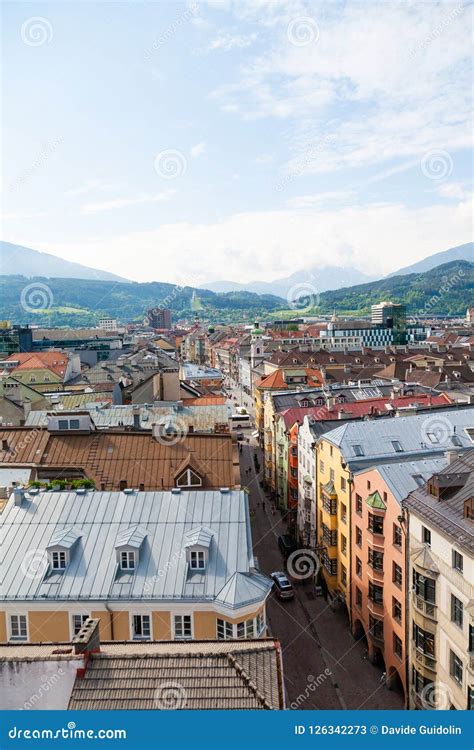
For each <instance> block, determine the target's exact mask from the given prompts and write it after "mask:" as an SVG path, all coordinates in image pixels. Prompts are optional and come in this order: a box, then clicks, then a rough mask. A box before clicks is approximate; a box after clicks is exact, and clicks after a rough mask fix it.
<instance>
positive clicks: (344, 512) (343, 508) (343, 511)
mask: <svg viewBox="0 0 474 750" xmlns="http://www.w3.org/2000/svg"><path fill="white" fill-rule="evenodd" d="M341 521H342V522H343V523H346V521H347V507H346V506H345V505H344V503H341Z"/></svg>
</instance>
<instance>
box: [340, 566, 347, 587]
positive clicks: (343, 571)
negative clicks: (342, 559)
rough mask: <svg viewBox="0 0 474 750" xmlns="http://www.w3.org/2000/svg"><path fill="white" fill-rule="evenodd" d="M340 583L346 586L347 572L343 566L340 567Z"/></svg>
mask: <svg viewBox="0 0 474 750" xmlns="http://www.w3.org/2000/svg"><path fill="white" fill-rule="evenodd" d="M341 583H342V584H343V586H346V584H347V570H346V569H345V567H344V565H341Z"/></svg>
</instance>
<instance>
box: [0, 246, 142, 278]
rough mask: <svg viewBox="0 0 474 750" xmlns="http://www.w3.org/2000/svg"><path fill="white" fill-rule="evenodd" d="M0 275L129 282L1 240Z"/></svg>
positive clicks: (112, 274)
mask: <svg viewBox="0 0 474 750" xmlns="http://www.w3.org/2000/svg"><path fill="white" fill-rule="evenodd" d="M0 275H8V276H13V275H20V276H26V277H27V278H31V277H34V276H46V277H48V278H59V279H98V280H100V281H122V282H124V283H128V282H129V280H128V279H125V278H122V277H121V276H117V275H116V274H114V273H109V271H100V270H99V269H97V268H90V267H89V266H83V265H82V264H81V263H73V262H72V261H69V260H63V258H59V257H58V256H57V255H51V254H50V253H43V252H40V251H39V250H32V249H31V248H30V247H23V245H14V244H12V243H11V242H4V241H3V240H2V241H0Z"/></svg>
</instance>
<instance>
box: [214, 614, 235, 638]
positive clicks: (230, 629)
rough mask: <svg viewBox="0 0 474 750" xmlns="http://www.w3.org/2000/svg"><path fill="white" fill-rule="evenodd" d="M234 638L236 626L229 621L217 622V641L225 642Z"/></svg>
mask: <svg viewBox="0 0 474 750" xmlns="http://www.w3.org/2000/svg"><path fill="white" fill-rule="evenodd" d="M233 637H234V626H233V625H232V623H231V622H227V620H219V619H218V620H217V640H219V641H225V640H228V639H231V638H233Z"/></svg>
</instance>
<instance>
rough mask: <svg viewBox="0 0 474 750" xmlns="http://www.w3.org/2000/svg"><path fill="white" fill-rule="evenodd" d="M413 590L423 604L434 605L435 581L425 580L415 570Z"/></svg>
mask: <svg viewBox="0 0 474 750" xmlns="http://www.w3.org/2000/svg"><path fill="white" fill-rule="evenodd" d="M413 589H414V591H415V594H416V595H417V596H421V598H422V599H424V600H425V602H429V603H430V604H436V581H433V579H432V578H426V577H425V576H424V575H422V574H421V573H418V571H417V570H414V571H413Z"/></svg>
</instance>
